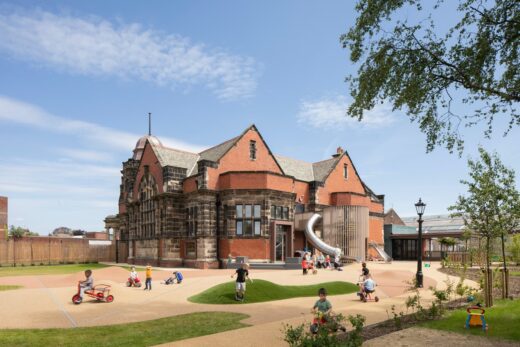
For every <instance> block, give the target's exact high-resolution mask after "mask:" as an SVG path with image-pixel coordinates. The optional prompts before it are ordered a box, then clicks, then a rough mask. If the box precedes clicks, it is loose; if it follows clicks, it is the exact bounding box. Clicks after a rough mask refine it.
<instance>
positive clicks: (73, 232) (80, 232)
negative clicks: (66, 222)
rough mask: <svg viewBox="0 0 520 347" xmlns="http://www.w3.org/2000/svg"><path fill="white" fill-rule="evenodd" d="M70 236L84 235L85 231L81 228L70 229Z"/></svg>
mask: <svg viewBox="0 0 520 347" xmlns="http://www.w3.org/2000/svg"><path fill="white" fill-rule="evenodd" d="M71 233H72V236H85V233H86V231H85V230H81V229H74V230H72V232H71Z"/></svg>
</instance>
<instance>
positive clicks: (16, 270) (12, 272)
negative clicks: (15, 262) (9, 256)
mask: <svg viewBox="0 0 520 347" xmlns="http://www.w3.org/2000/svg"><path fill="white" fill-rule="evenodd" d="M107 266H108V265H104V264H67V265H35V266H16V267H14V266H2V267H0V277H6V276H32V275H61V274H70V273H75V272H80V271H85V270H87V269H92V270H95V269H101V268H104V267H107Z"/></svg>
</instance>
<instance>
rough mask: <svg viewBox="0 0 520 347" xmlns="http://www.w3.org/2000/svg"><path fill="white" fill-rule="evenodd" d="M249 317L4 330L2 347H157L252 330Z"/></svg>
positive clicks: (193, 316)
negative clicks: (242, 321)
mask: <svg viewBox="0 0 520 347" xmlns="http://www.w3.org/2000/svg"><path fill="white" fill-rule="evenodd" d="M248 317H249V316H247V315H245V314H240V313H231V312H198V313H190V314H184V315H180V316H173V317H168V318H161V319H155V320H150V321H143V322H138V323H127V324H118V325H107V326H99V327H88V328H74V329H5V330H0V346H17V347H24V346H28V347H29V346H62V347H67V346H71V347H72V346H73V347H77V346H108V347H115V346H153V345H157V344H162V343H166V342H173V341H179V340H184V339H189V338H192V337H197V336H203V335H209V334H215V333H218V332H222V331H227V330H233V329H238V328H242V327H246V326H248V325H247V324H244V323H240V321H241V320H243V319H245V318H248Z"/></svg>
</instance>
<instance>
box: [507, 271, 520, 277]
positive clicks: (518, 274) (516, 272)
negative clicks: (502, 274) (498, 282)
mask: <svg viewBox="0 0 520 347" xmlns="http://www.w3.org/2000/svg"><path fill="white" fill-rule="evenodd" d="M509 275H510V276H520V271H512V272H510V273H509Z"/></svg>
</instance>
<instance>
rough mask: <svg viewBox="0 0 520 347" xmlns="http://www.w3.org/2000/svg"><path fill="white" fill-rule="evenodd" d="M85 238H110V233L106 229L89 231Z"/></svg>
mask: <svg viewBox="0 0 520 347" xmlns="http://www.w3.org/2000/svg"><path fill="white" fill-rule="evenodd" d="M85 238H86V239H89V240H108V234H107V233H106V232H104V231H87V232H86V233H85Z"/></svg>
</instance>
